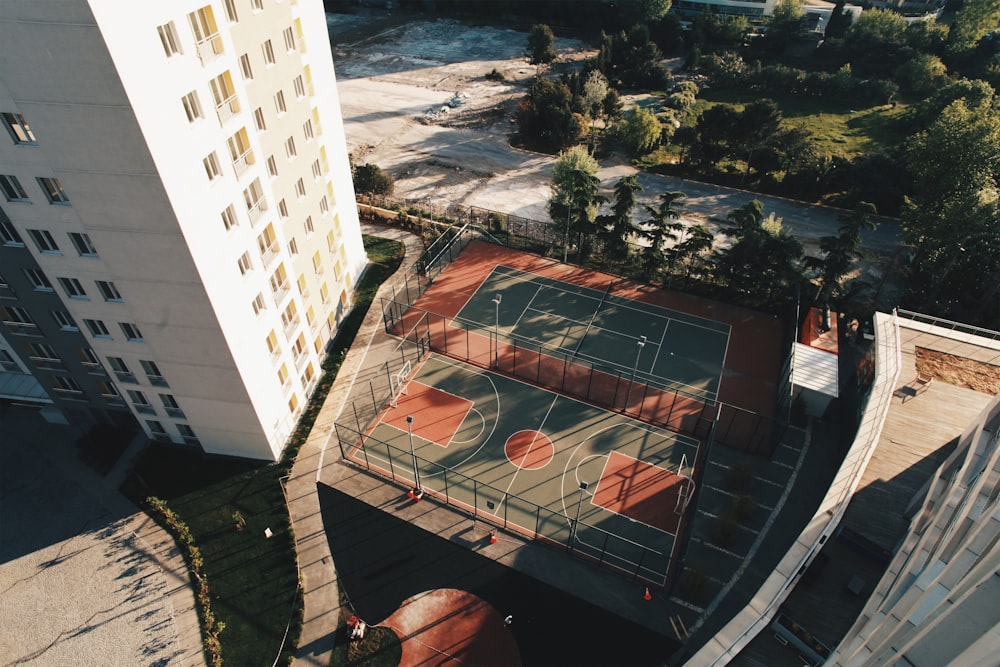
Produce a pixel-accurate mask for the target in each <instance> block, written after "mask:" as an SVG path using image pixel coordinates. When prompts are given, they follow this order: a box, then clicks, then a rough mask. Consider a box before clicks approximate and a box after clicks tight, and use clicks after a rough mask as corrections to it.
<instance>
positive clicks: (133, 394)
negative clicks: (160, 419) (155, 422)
mask: <svg viewBox="0 0 1000 667" xmlns="http://www.w3.org/2000/svg"><path fill="white" fill-rule="evenodd" d="M128 400H130V401H132V407H133V408H135V411H136V412H140V413H142V414H146V415H155V414H156V410H154V409H153V406H152V405H150V403H149V399H148V398H146V395H145V394H144V393H142V392H141V391H139V390H138V389H129V390H128Z"/></svg>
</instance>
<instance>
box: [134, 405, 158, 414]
mask: <svg viewBox="0 0 1000 667" xmlns="http://www.w3.org/2000/svg"><path fill="white" fill-rule="evenodd" d="M132 407H133V408H135V411H136V412H138V413H139V414H140V415H155V414H156V410H154V409H153V406H152V405H142V404H140V403H133V404H132Z"/></svg>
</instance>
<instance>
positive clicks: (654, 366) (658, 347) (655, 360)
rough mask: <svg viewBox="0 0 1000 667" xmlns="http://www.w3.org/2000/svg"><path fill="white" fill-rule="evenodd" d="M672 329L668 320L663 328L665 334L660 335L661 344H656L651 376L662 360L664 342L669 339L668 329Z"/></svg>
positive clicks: (650, 369) (650, 371)
mask: <svg viewBox="0 0 1000 667" xmlns="http://www.w3.org/2000/svg"><path fill="white" fill-rule="evenodd" d="M669 328H670V320H667V326H665V327H663V333H661V334H660V342H659V343H656V354H655V355H654V356H653V363H652V364H651V365H650V367H649V374H650V375H652V374H653V370H654V369H655V368H656V362H657V361H659V359H660V351H661V350H662V349H663V340H664V339H665V338H666V337H667V329H669Z"/></svg>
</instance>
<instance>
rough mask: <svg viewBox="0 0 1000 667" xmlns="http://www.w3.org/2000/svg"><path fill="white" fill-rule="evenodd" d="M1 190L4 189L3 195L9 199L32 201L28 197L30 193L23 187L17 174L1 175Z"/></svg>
mask: <svg viewBox="0 0 1000 667" xmlns="http://www.w3.org/2000/svg"><path fill="white" fill-rule="evenodd" d="M0 190H3V196H4V197H6V199H7V201H31V200H30V199H28V193H27V192H25V191H24V188H22V187H21V181H19V180H17V176H11V175H9V174H8V175H0Z"/></svg>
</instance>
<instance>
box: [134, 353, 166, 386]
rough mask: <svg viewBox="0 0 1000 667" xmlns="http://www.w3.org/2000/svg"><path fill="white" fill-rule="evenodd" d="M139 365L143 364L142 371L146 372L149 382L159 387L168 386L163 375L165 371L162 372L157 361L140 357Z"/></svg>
mask: <svg viewBox="0 0 1000 667" xmlns="http://www.w3.org/2000/svg"><path fill="white" fill-rule="evenodd" d="M139 365H140V366H142V372H143V373H145V374H146V379H147V380H149V384H152V385H156V386H157V387H166V386H168V385H167V379H166V378H165V377H163V373H161V372H160V367H159V366H157V365H156V362H155V361H149V360H148V359H140V360H139Z"/></svg>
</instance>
